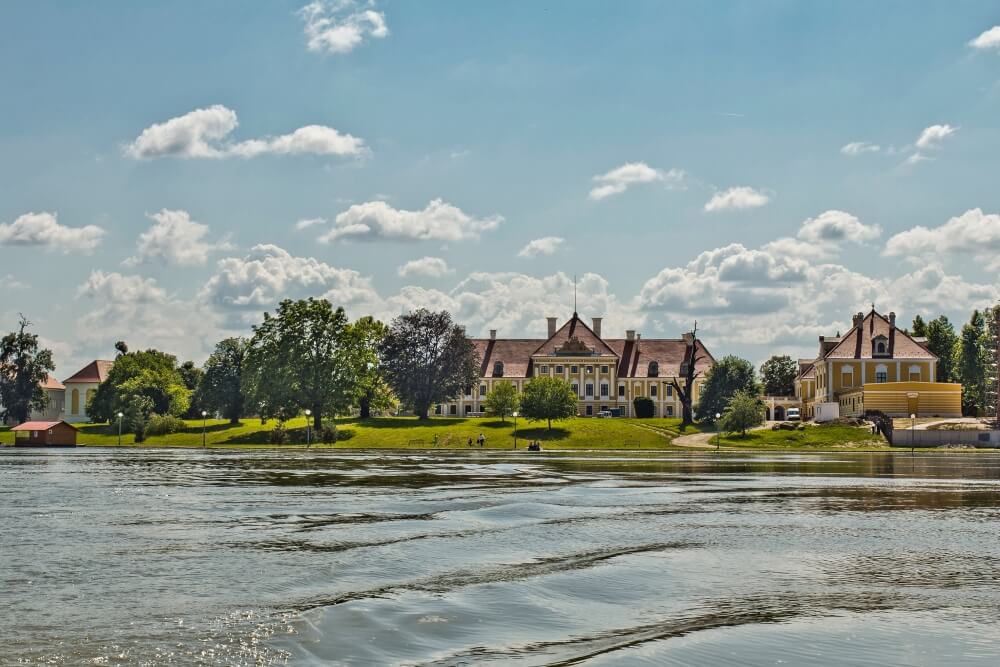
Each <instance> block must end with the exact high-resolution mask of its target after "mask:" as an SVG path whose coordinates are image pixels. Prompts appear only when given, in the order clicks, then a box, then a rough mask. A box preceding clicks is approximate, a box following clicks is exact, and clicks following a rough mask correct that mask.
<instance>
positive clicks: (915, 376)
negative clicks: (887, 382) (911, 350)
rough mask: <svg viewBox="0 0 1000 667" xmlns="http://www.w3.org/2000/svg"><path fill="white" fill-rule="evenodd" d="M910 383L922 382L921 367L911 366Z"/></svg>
mask: <svg viewBox="0 0 1000 667" xmlns="http://www.w3.org/2000/svg"><path fill="white" fill-rule="evenodd" d="M910 382H920V366H917V365H915V364H914V365H913V366H910Z"/></svg>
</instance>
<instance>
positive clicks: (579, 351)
mask: <svg viewBox="0 0 1000 667" xmlns="http://www.w3.org/2000/svg"><path fill="white" fill-rule="evenodd" d="M556 354H558V355H577V356H579V355H587V356H592V355H593V354H594V350H593V349H592V348H590V347H587V344H586V343H584V342H583V341H582V340H580V339H579V338H577V337H576V336H570V337H569V338H568V339H567V340H566V342H565V343H563V344H562V345H560V346H559V347H557V348H556Z"/></svg>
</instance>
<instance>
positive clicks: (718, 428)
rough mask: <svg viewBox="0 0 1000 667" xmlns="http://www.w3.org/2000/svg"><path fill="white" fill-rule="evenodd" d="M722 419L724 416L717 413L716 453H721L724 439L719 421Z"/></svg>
mask: <svg viewBox="0 0 1000 667" xmlns="http://www.w3.org/2000/svg"><path fill="white" fill-rule="evenodd" d="M720 419H722V415H721V414H720V413H718V412H716V413H715V451H719V447H720V446H721V444H722V443H721V442H720V438H721V437H722V425H721V424H720V423H719V420H720Z"/></svg>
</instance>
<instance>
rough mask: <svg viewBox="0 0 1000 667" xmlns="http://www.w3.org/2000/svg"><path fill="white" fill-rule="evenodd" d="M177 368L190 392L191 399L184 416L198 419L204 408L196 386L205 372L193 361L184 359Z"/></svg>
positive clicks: (198, 385)
mask: <svg viewBox="0 0 1000 667" xmlns="http://www.w3.org/2000/svg"><path fill="white" fill-rule="evenodd" d="M177 370H178V371H179V372H180V374H181V379H182V380H184V386H185V387H187V390H188V391H190V392H191V394H190V395H191V401H190V404H189V405H188V409H187V411H186V412H185V413H184V418H185V419H198V418H200V417H201V411H202V410H204V409H205V408H204V406H203V405H202V403H201V399H200V397H199V395H198V387H200V386H201V379H202V377H203V376H204V375H205V372H204V371H203V370H202V369H200V368H198V367H197V366H196V365H195V363H194V362H193V361H185V362H184V363H183V364H181V365H180V368H178V369H177Z"/></svg>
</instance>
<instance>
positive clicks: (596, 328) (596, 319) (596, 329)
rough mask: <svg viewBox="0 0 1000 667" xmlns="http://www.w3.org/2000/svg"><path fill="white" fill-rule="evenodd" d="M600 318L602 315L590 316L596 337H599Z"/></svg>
mask: <svg viewBox="0 0 1000 667" xmlns="http://www.w3.org/2000/svg"><path fill="white" fill-rule="evenodd" d="M602 319H604V318H602V317H594V318H591V320H592V321H593V322H594V326H593V329H594V333H595V334H596V335H597V337H598V338H600V337H601V320H602Z"/></svg>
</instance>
